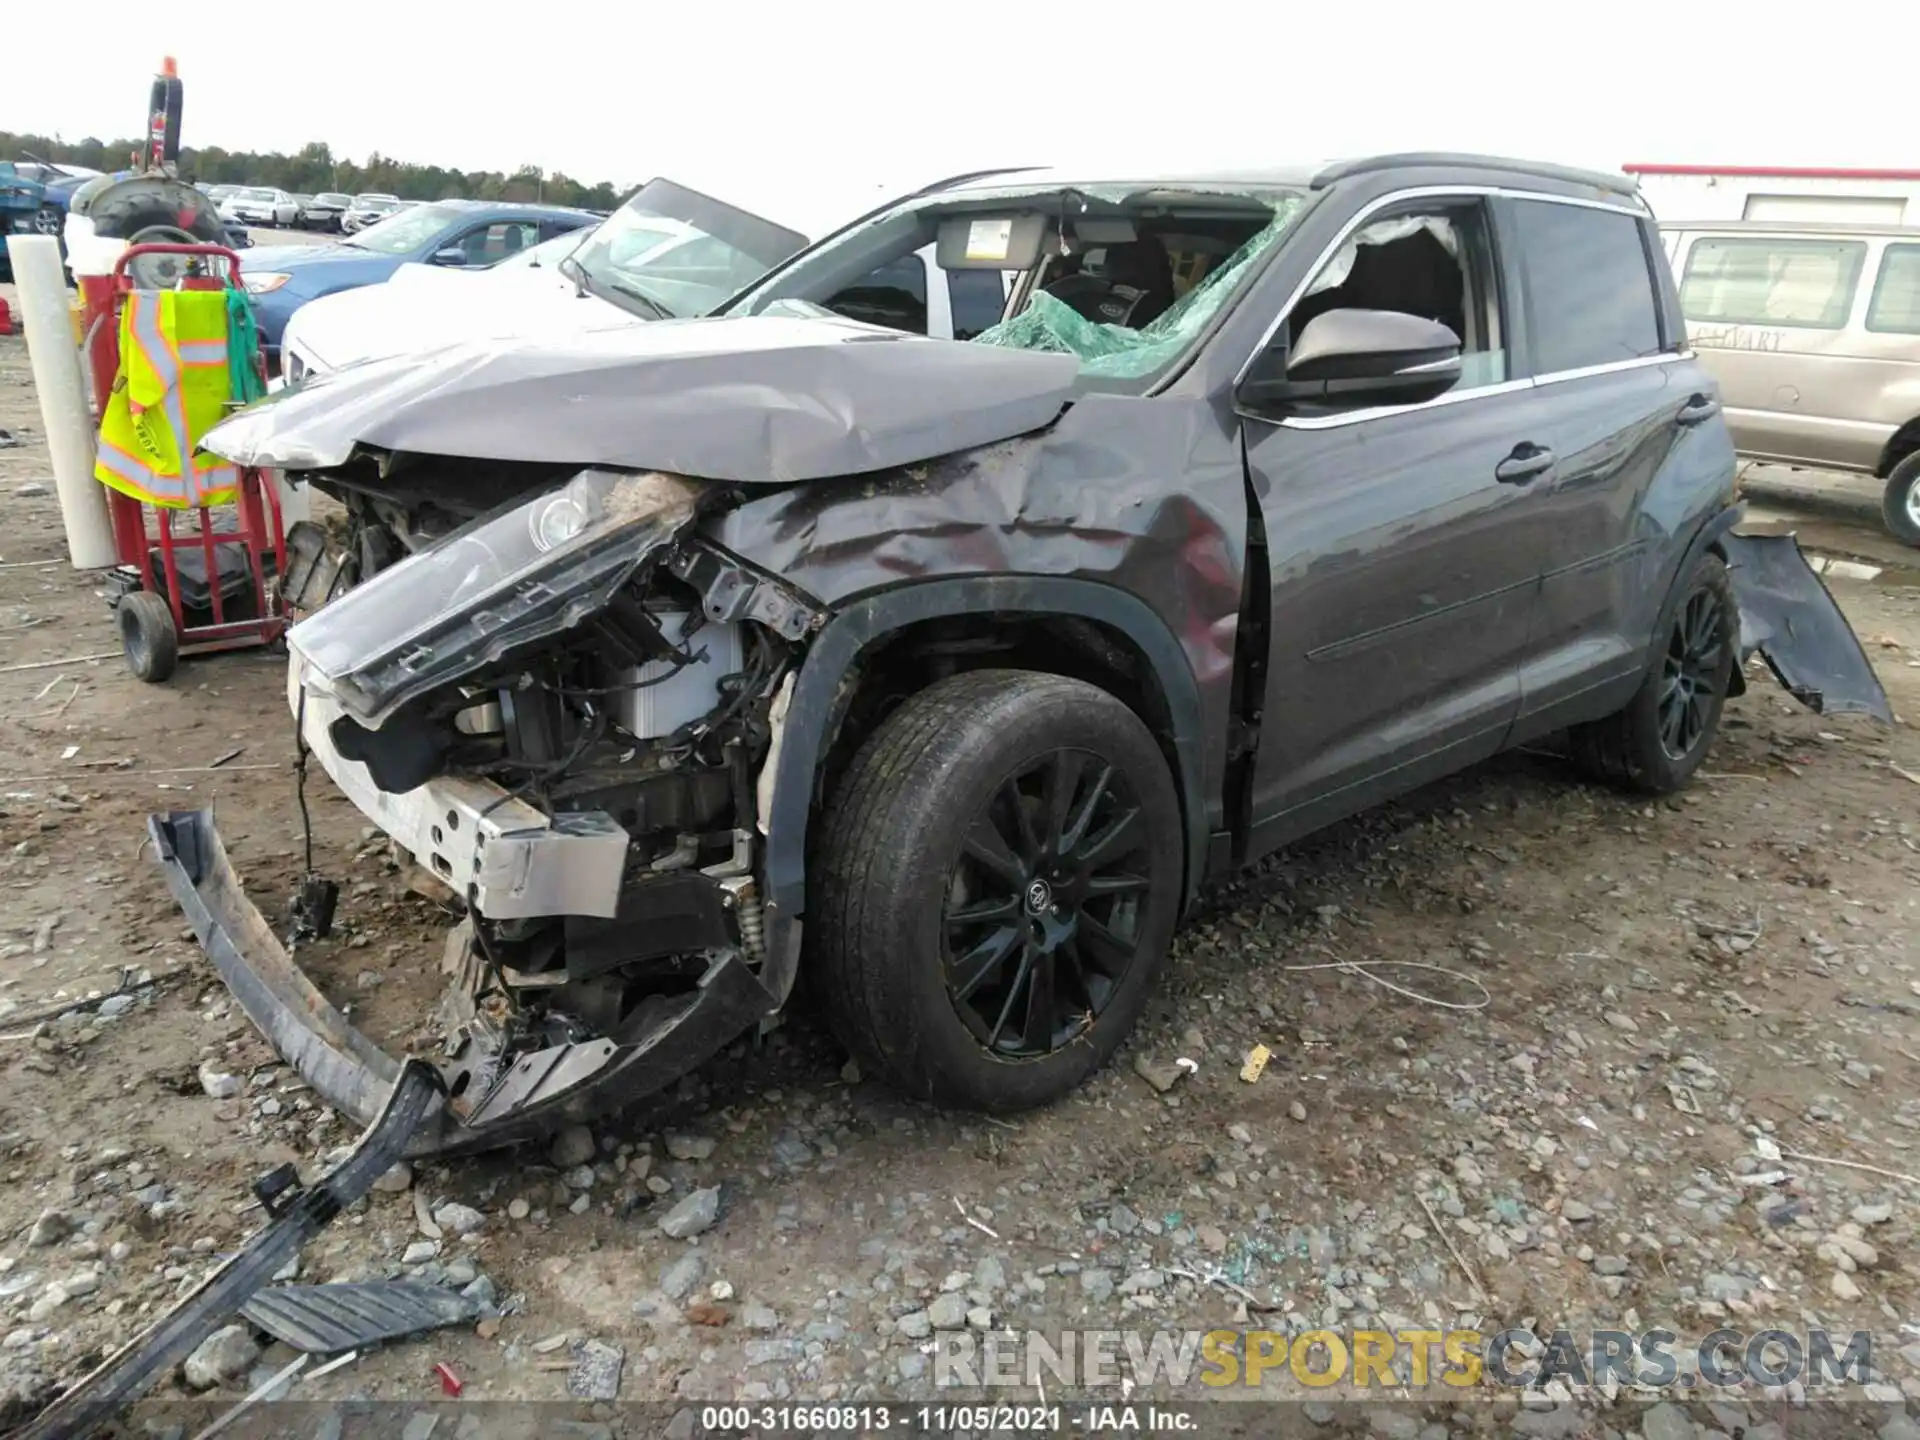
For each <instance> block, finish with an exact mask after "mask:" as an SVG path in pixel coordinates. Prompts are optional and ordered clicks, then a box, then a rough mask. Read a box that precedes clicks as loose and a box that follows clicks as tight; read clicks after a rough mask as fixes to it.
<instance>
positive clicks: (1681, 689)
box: [1660, 589, 1727, 760]
mask: <svg viewBox="0 0 1920 1440" xmlns="http://www.w3.org/2000/svg"><path fill="white" fill-rule="evenodd" d="M1725 628H1726V617H1725V615H1724V614H1723V613H1722V611H1721V607H1720V597H1719V595H1718V594H1717V593H1715V592H1714V591H1713V590H1710V589H1701V590H1696V591H1694V593H1693V594H1691V595H1689V596H1688V597H1687V603H1686V604H1685V605H1683V606H1682V607H1681V609H1680V614H1679V615H1678V616H1676V617H1675V619H1674V623H1673V633H1672V634H1671V635H1670V636H1669V637H1668V639H1667V653H1666V657H1665V659H1664V660H1663V661H1662V662H1661V688H1660V748H1661V749H1662V750H1664V751H1665V752H1666V755H1667V758H1668V759H1670V760H1684V759H1686V758H1687V757H1688V756H1689V755H1691V754H1692V753H1693V750H1694V747H1695V746H1697V745H1698V744H1699V743H1700V740H1701V737H1702V736H1704V735H1705V734H1706V733H1707V731H1708V729H1709V728H1710V727H1711V726H1712V723H1713V715H1714V708H1715V706H1716V705H1717V704H1718V703H1719V699H1720V693H1721V690H1722V687H1723V686H1724V685H1725V683H1726V681H1725V676H1724V673H1723V670H1724V666H1725V662H1726V654H1727V646H1726V639H1725V635H1724V633H1723V632H1724V630H1725Z"/></svg>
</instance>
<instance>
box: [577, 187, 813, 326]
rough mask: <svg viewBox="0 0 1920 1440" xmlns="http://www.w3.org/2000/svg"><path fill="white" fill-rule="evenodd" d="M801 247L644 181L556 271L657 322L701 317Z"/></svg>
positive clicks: (733, 212) (698, 198)
mask: <svg viewBox="0 0 1920 1440" xmlns="http://www.w3.org/2000/svg"><path fill="white" fill-rule="evenodd" d="M806 243H807V241H806V237H805V236H804V235H801V234H799V233H797V232H795V231H792V230H787V229H784V228H783V227H781V226H778V225H774V224H772V223H770V222H768V221H765V220H762V219H760V218H759V217H758V216H756V215H750V214H748V213H747V212H746V211H744V210H737V209H735V208H734V207H732V206H730V205H725V204H722V203H721V202H720V201H717V200H714V199H711V198H709V197H708V196H705V195H702V194H700V193H699V192H698V191H695V190H689V189H687V188H686V187H685V186H683V185H676V184H675V183H674V182H673V181H671V180H650V181H648V182H647V183H646V184H645V185H642V186H641V187H640V189H639V190H637V191H635V192H634V194H633V196H632V198H631V199H629V200H628V201H627V203H626V204H624V205H622V206H621V207H620V208H619V209H618V210H616V211H614V213H613V214H611V215H609V216H608V217H607V218H606V219H605V220H603V221H601V222H600V224H599V225H597V226H596V227H594V229H593V231H592V233H591V234H589V235H588V236H587V238H586V239H585V240H583V241H582V242H581V243H580V248H579V249H577V250H575V251H574V252H573V254H572V255H571V256H569V257H568V258H567V259H566V260H565V262H564V263H563V264H562V266H561V269H562V273H564V274H566V275H568V276H570V277H571V278H573V279H574V280H575V281H577V282H579V283H580V284H581V285H582V286H583V287H585V288H586V289H588V290H591V291H592V292H593V293H594V294H596V295H599V296H600V297H601V298H602V299H605V300H610V301H612V302H613V303H614V304H616V305H619V306H621V307H622V308H623V309H627V310H631V311H633V312H634V313H636V314H639V315H643V316H645V317H646V318H648V319H651V320H664V319H671V318H675V317H680V316H689V315H705V314H706V313H708V312H709V311H710V310H713V309H714V308H715V307H716V306H718V305H720V304H721V303H722V302H723V301H725V300H727V299H728V298H730V297H731V296H733V295H735V294H737V293H738V292H739V291H740V290H742V289H744V288H745V287H746V286H748V285H751V284H752V283H753V282H754V281H755V280H758V279H759V278H760V277H761V276H762V275H764V274H766V273H767V271H768V270H770V269H772V268H773V267H774V266H775V265H777V264H779V263H780V262H781V261H782V260H784V259H786V258H787V256H789V255H791V254H793V253H794V252H795V251H796V250H799V249H800V248H801V247H802V246H804V245H805V244H806Z"/></svg>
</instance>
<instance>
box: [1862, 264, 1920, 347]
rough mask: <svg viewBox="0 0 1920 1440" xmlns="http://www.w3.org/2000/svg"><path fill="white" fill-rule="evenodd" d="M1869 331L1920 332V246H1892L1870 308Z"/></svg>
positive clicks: (1874, 290)
mask: <svg viewBox="0 0 1920 1440" xmlns="http://www.w3.org/2000/svg"><path fill="white" fill-rule="evenodd" d="M1867 328H1868V329H1869V330H1885V331H1891V332H1892V333H1893V334H1896V335H1920V245H1889V246H1888V247H1887V253H1886V254H1885V255H1883V256H1882V257H1881V259H1880V279H1879V281H1878V282H1877V283H1876V284H1875V285H1874V287H1873V303H1872V304H1871V305H1869V306H1868V307H1867Z"/></svg>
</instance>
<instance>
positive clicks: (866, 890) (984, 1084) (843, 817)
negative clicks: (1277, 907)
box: [802, 670, 1187, 1114]
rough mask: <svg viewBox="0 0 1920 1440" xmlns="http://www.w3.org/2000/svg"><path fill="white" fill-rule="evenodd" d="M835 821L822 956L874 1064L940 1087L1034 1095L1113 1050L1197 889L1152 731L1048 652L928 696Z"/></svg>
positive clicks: (1008, 1097) (869, 743) (813, 910)
mask: <svg viewBox="0 0 1920 1440" xmlns="http://www.w3.org/2000/svg"><path fill="white" fill-rule="evenodd" d="M814 838H815V845H814V849H813V854H814V857H815V867H816V868H814V869H813V876H814V877H817V879H814V878H811V877H810V884H809V891H810V893H809V898H808V902H807V910H806V917H807V918H806V930H805V932H804V933H805V940H806V945H807V956H806V959H805V960H804V961H803V967H802V968H803V973H804V974H806V975H807V976H808V977H809V983H811V984H812V985H814V986H816V987H817V990H818V993H819V995H820V997H821V999H822V1001H823V1004H824V1008H825V1009H826V1012H827V1016H828V1018H829V1019H830V1020H831V1021H832V1023H833V1027H834V1030H835V1031H836V1032H837V1033H838V1034H839V1036H840V1038H841V1040H842V1041H844V1042H845V1044H846V1046H847V1048H848V1050H850V1051H851V1052H852V1053H853V1056H854V1058H855V1059H856V1060H858V1061H859V1063H860V1068H861V1069H862V1071H863V1072H865V1073H867V1074H869V1075H872V1076H874V1077H875V1078H877V1079H882V1080H885V1081H887V1082H889V1083H890V1084H893V1085H895V1086H897V1087H898V1088H899V1089H901V1090H903V1091H905V1092H907V1093H908V1094H910V1095H913V1096H916V1097H918V1098H920V1099H924V1100H930V1101H933V1102H934V1103H936V1104H944V1105H957V1106H964V1107H967V1108H970V1109H979V1110H987V1111H995V1112H999V1113H1003V1114H1004V1113H1009V1112H1013V1111H1018V1110H1026V1109H1031V1108H1032V1107H1034V1106H1036V1105H1045V1104H1049V1103H1051V1102H1052V1101H1055V1100H1058V1099H1059V1098H1060V1097H1061V1096H1063V1095H1065V1094H1067V1093H1068V1092H1069V1091H1071V1090H1072V1089H1073V1088H1074V1087H1075V1086H1076V1085H1078V1084H1080V1083H1081V1082H1082V1081H1083V1080H1085V1079H1086V1078H1087V1077H1088V1076H1089V1075H1091V1074H1093V1072H1094V1071H1096V1070H1098V1069H1099V1068H1100V1066H1102V1065H1103V1064H1105V1063H1106V1062H1107V1060H1108V1059H1109V1058H1111V1057H1112V1055H1113V1052H1114V1051H1115V1050H1116V1049H1118V1048H1119V1046H1120V1043H1121V1042H1122V1041H1123V1040H1124V1039H1125V1038H1126V1036H1127V1033H1128V1032H1129V1031H1130V1030H1131V1029H1132V1028H1133V1026H1134V1024H1135V1023H1136V1022H1137V1021H1138V1020H1139V1018H1140V1015H1141V1012H1142V1011H1143V1010H1144V1009H1145V1008H1146V1004H1147V999H1148V996H1149V995H1150V994H1151V993H1152V990H1153V985H1154V982H1155V980H1156V979H1157V978H1158V976H1159V973H1160V971H1161V969H1162V968H1163V967H1164V965H1165V963H1166V959H1167V950H1168V945H1169V942H1170V941H1171V939H1172V936H1173V927H1174V924H1175V922H1176V921H1177V920H1178V918H1179V914H1180V906H1181V901H1182V898H1183V896H1182V890H1183V886H1184V883H1185V871H1186V860H1185V855H1186V849H1187V843H1186V839H1185V823H1184V818H1183V812H1182V809H1181V805H1180V801H1179V798H1178V796H1177V795H1176V793H1175V790H1174V775H1173V771H1172V770H1171V769H1170V768H1169V766H1168V764H1167V760H1166V756H1165V754H1164V753H1163V752H1162V750H1161V749H1160V746H1159V744H1158V742H1157V741H1156V739H1155V737H1154V734H1153V732H1152V731H1151V730H1149V729H1148V728H1147V726H1146V725H1145V723H1143V722H1142V720H1141V718H1140V717H1139V716H1138V715H1136V714H1134V713H1133V711H1132V710H1130V709H1129V708H1128V707H1127V706H1126V705H1125V704H1124V703H1123V702H1121V701H1120V700H1119V699H1118V698H1116V697H1115V696H1114V695H1113V694H1111V693H1110V692H1108V691H1105V690H1102V689H1100V688H1099V687H1097V686H1094V685H1091V684H1089V683H1087V682H1086V681H1083V680H1076V679H1069V678H1067V677H1066V676H1062V675H1050V674H1045V673H1041V672H1038V671H1025V670H976V671H971V672H968V673H966V674H961V675H955V676H951V677H949V678H947V679H944V680H939V681H935V682H934V683H933V684H931V685H929V686H927V688H925V689H924V690H921V691H920V692H919V693H917V694H915V695H912V696H910V697H908V698H907V699H906V700H905V701H904V702H902V703H901V704H900V705H899V706H898V707H897V708H895V709H894V710H893V711H892V712H891V713H890V714H889V715H888V716H887V717H886V718H885V719H884V720H882V721H881V722H880V723H879V724H878V725H877V726H875V727H874V729H873V730H872V732H871V733H870V734H869V735H868V736H867V737H866V739H865V740H864V741H863V742H862V744H861V745H860V747H859V749H858V751H857V752H856V754H855V755H854V757H853V758H852V760H851V762H850V763H849V764H848V766H847V768H846V770H845V772H844V773H843V774H842V775H841V776H840V777H839V779H838V781H837V783H836V784H835V785H834V789H833V795H832V798H831V800H830V801H829V802H828V805H827V808H826V811H825V813H824V814H823V815H822V817H821V823H820V825H819V828H818V829H817V830H816V832H815V837H814ZM816 884H817V887H818V888H817V890H815V889H814V885H816Z"/></svg>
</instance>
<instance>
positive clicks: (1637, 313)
mask: <svg viewBox="0 0 1920 1440" xmlns="http://www.w3.org/2000/svg"><path fill="white" fill-rule="evenodd" d="M1513 208H1514V216H1515V223H1516V227H1517V230H1518V239H1519V242H1520V255H1521V263H1522V265H1523V266H1524V268H1525V271H1526V277H1527V315H1528V328H1529V331H1530V338H1531V340H1532V342H1533V369H1534V373H1535V374H1536V375H1550V374H1553V373H1554V372H1556V371H1560V370H1580V369H1584V368H1586V367H1587V366H1589V365H1610V364H1617V363H1618V362H1620V361H1622V360H1638V359H1642V358H1644V357H1646V356H1649V355H1658V354H1659V353H1660V349H1661V346H1660V311H1659V305H1658V301H1657V300H1656V299H1655V296H1654V288H1653V270H1652V268H1651V267H1650V266H1649V265H1648V263H1647V247H1646V244H1645V242H1644V240H1643V239H1642V238H1641V232H1640V222H1639V221H1638V220H1637V219H1636V218H1635V217H1633V216H1632V215H1624V214H1621V213H1619V212H1617V211H1613V210H1595V209H1592V208H1590V207H1588V206H1584V205H1556V204H1554V203H1552V202H1550V201H1544V200H1516V201H1515V202H1514V206H1513Z"/></svg>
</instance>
